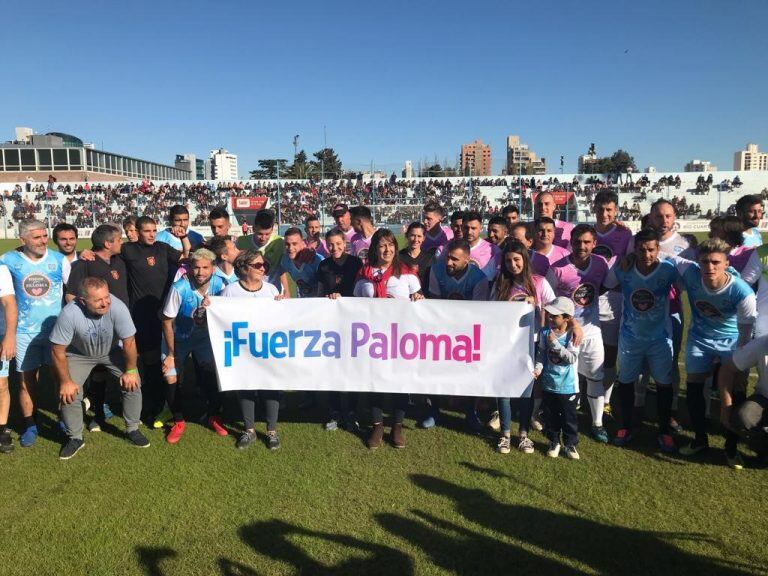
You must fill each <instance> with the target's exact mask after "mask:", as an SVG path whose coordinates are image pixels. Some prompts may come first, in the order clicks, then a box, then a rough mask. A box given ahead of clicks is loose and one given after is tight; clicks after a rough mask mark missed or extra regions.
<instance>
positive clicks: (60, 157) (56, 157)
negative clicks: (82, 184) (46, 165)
mask: <svg viewBox="0 0 768 576" xmlns="http://www.w3.org/2000/svg"><path fill="white" fill-rule="evenodd" d="M53 168H54V169H55V170H67V149H66V148H54V149H53Z"/></svg>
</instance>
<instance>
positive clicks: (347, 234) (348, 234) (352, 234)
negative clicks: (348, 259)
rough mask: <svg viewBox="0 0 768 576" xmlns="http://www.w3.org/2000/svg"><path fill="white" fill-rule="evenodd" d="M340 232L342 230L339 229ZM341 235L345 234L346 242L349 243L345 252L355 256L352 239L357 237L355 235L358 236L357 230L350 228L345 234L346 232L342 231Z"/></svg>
mask: <svg viewBox="0 0 768 576" xmlns="http://www.w3.org/2000/svg"><path fill="white" fill-rule="evenodd" d="M339 230H341V228H339ZM341 233H342V234H344V240H346V242H347V247H346V248H345V250H344V251H345V252H346V253H347V254H354V252H353V251H352V239H353V238H354V237H355V234H357V233H356V232H355V229H354V228H350V229H349V230H347V231H346V232H344V230H341Z"/></svg>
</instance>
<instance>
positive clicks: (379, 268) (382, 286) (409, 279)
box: [354, 228, 424, 448]
mask: <svg viewBox="0 0 768 576" xmlns="http://www.w3.org/2000/svg"><path fill="white" fill-rule="evenodd" d="M420 290H421V285H420V284H419V279H418V277H417V276H416V275H415V274H413V272H412V271H411V269H410V268H408V267H407V266H406V265H405V264H403V263H402V262H401V261H400V257H399V255H398V251H397V240H396V239H395V236H394V234H392V232H390V231H389V230H387V229H386V228H383V229H381V230H377V231H376V233H375V234H374V235H373V238H371V247H370V250H369V251H368V264H367V265H365V266H363V268H362V269H361V270H360V272H359V273H358V275H357V282H356V283H355V291H354V295H355V296H359V297H363V298H400V299H403V300H408V299H410V300H421V299H423V298H424V296H423V295H422V294H421V291H420ZM387 396H389V397H391V399H392V405H393V407H392V409H393V414H392V415H393V418H394V423H393V425H392V435H391V440H392V444H393V446H394V447H395V448H405V438H404V436H403V418H404V417H405V408H406V406H407V405H408V395H407V394H382V393H378V392H375V393H373V394H371V400H370V404H371V419H372V420H373V429H372V430H371V435H370V436H369V437H368V448H378V447H379V446H381V444H382V442H383V440H384V410H383V408H382V406H383V405H384V401H385V400H386V398H387Z"/></svg>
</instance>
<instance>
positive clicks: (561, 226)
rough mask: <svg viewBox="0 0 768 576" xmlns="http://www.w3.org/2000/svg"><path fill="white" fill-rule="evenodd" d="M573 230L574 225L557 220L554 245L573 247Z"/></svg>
mask: <svg viewBox="0 0 768 576" xmlns="http://www.w3.org/2000/svg"><path fill="white" fill-rule="evenodd" d="M571 230H573V224H571V223H570V222H566V221H565V220H555V240H554V243H555V244H557V245H558V246H562V247H563V248H570V247H571Z"/></svg>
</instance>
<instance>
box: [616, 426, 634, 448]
mask: <svg viewBox="0 0 768 576" xmlns="http://www.w3.org/2000/svg"><path fill="white" fill-rule="evenodd" d="M634 439H635V437H634V436H633V435H632V432H630V431H629V429H627V428H622V429H620V430H619V431H618V432H616V436H614V438H613V445H614V446H618V447H620V448H623V447H624V446H626V445H627V444H629V443H630V442H632V440H634Z"/></svg>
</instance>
